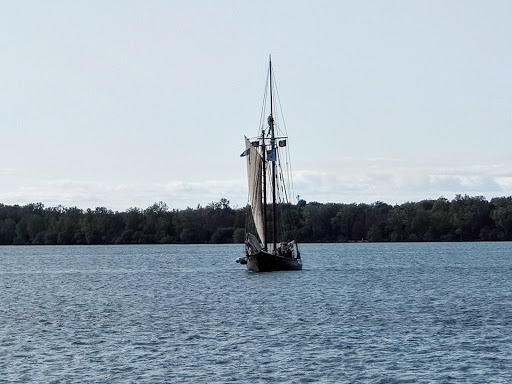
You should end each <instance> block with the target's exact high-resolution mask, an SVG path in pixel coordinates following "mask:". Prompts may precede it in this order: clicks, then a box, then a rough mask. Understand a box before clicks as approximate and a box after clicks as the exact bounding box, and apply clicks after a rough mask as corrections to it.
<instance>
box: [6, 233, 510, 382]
mask: <svg viewBox="0 0 512 384" xmlns="http://www.w3.org/2000/svg"><path fill="white" fill-rule="evenodd" d="M301 251H302V256H303V260H304V269H303V270H302V271H294V272H272V273H262V274H253V273H248V272H247V271H246V270H245V267H244V266H240V265H238V264H236V263H235V262H234V260H235V258H236V257H238V256H241V255H242V253H243V246H241V245H215V246H207V245H200V246H195V245H194V246H185V245H183V246H174V245H161V246H135V245H134V246H76V247H75V246H69V247H68V246H56V247H52V246H46V247H45V246H42V247H39V246H30V247H24V246H19V247H0V295H1V296H0V382H20V383H25V382H40V383H49V382H56V383H58V382H64V383H66V382H81V383H116V382H119V383H198V382H199V383H238V382H247V383H258V382H259V383H272V382H274V383H356V382H361V383H431V382H439V383H444V382H446V383H458V382H468V383H510V382H512V284H511V281H512V243H422V244H409V243H408V244H304V245H302V247H301Z"/></svg>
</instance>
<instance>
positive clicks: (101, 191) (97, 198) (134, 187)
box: [0, 180, 246, 211]
mask: <svg viewBox="0 0 512 384" xmlns="http://www.w3.org/2000/svg"><path fill="white" fill-rule="evenodd" d="M242 184H243V182H242V181H237V180H221V181H215V180H207V181H204V182H184V181H170V182H168V183H164V184H161V183H151V184H142V183H127V184H108V183H100V182H91V181H84V180H37V181H32V182H28V183H26V184H25V185H23V186H22V187H20V188H19V189H18V190H16V191H13V192H7V193H0V202H2V203H4V204H20V205H23V204H28V203H34V202H42V203H43V204H45V205H46V206H57V205H59V204H60V205H63V206H78V207H79V208H94V207H99V206H105V207H107V208H109V209H113V210H120V211H122V210H126V209H127V208H130V207H138V208H145V207H148V206H150V205H151V204H153V203H154V202H158V201H164V202H166V203H167V204H168V205H169V207H170V208H178V209H184V208H186V207H189V206H190V207H193V208H195V207H196V206H197V205H198V204H201V205H206V204H208V203H210V202H212V201H218V200H220V199H221V198H223V197H225V198H227V199H228V200H230V199H231V198H233V199H234V201H233V202H232V204H231V205H232V206H235V205H236V203H237V201H243V202H244V203H243V204H245V200H246V199H245V197H244V194H246V193H245V191H244V187H245V184H243V185H242Z"/></svg>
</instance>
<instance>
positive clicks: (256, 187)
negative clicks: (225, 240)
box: [245, 137, 264, 242]
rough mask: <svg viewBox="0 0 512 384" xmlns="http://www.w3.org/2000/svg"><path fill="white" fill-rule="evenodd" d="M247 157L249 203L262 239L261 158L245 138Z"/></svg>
mask: <svg viewBox="0 0 512 384" xmlns="http://www.w3.org/2000/svg"><path fill="white" fill-rule="evenodd" d="M245 148H246V150H247V151H249V153H248V155H247V156H246V157H247V178H248V181H249V205H250V206H251V211H252V217H253V219H254V224H255V225H256V231H257V232H258V236H259V237H260V240H261V241H262V242H263V241H264V229H263V227H264V222H263V201H262V166H263V159H262V158H261V155H260V154H259V152H258V150H257V149H256V148H255V147H254V146H253V145H252V144H251V142H250V141H249V140H248V139H247V137H246V138H245Z"/></svg>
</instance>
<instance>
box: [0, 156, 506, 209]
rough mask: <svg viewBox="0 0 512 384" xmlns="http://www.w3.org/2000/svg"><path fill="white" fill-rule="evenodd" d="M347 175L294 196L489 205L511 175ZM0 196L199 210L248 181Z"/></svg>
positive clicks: (240, 201)
mask: <svg viewBox="0 0 512 384" xmlns="http://www.w3.org/2000/svg"><path fill="white" fill-rule="evenodd" d="M344 161H345V162H346V164H344V165H343V167H341V168H340V169H342V170H336V171H333V170H320V171H319V170H315V169H302V170H297V171H295V172H294V191H291V192H292V193H293V195H292V194H290V195H291V196H293V197H295V196H297V195H300V198H301V199H305V200H306V201H319V202H323V203H326V202H336V203H352V202H356V203H362V202H364V203H372V202H375V201H384V202H386V203H389V204H401V203H403V202H406V201H420V200H424V199H437V198H438V197H440V196H444V197H446V198H448V199H452V198H453V197H455V195H457V194H462V195H464V194H468V195H471V196H480V195H481V196H484V197H486V198H488V199H490V198H492V197H499V196H510V195H511V192H510V191H512V171H510V170H509V169H510V168H509V167H507V166H505V165H504V164H503V165H494V164H491V165H467V164H462V165H453V164H451V165H450V166H446V165H443V164H433V165H424V164H423V165H420V164H412V163H411V162H406V161H400V160H398V159H386V158H380V159H371V160H366V161H360V162H359V163H358V162H357V161H356V160H354V159H344ZM11 190H12V191H11V192H3V193H0V202H2V203H5V204H27V203H34V202H42V203H43V204H45V205H46V206H56V205H59V204H61V205H63V206H78V207H79V208H94V207H98V206H105V207H107V208H109V209H113V210H119V211H122V210H126V209H127V208H130V207H138V208H145V207H148V206H150V205H151V204H153V203H154V202H158V201H164V202H166V203H167V204H168V205H169V207H170V208H177V209H184V208H186V207H192V208H195V207H197V205H202V206H205V205H207V204H208V203H210V202H212V201H218V200H220V199H221V198H226V199H228V200H230V202H231V206H232V207H243V206H245V204H246V203H247V184H246V180H245V179H227V180H204V181H199V180H198V181H179V180H169V181H167V182H164V183H147V184H144V183H124V184H123V183H117V184H116V183H106V182H93V181H86V180H49V179H39V180H35V181H30V182H24V184H22V185H21V186H19V187H18V188H12V189H11Z"/></svg>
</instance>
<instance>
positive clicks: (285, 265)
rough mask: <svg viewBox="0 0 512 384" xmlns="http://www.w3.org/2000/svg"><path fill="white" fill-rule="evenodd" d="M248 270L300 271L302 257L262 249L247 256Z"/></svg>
mask: <svg viewBox="0 0 512 384" xmlns="http://www.w3.org/2000/svg"><path fill="white" fill-rule="evenodd" d="M246 258H247V270H248V271H251V272H272V271H300V270H301V269H302V260H301V259H292V258H290V257H283V256H279V255H273V254H271V253H268V252H264V251H260V252H258V253H256V254H254V255H248V256H247V257H246Z"/></svg>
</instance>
